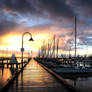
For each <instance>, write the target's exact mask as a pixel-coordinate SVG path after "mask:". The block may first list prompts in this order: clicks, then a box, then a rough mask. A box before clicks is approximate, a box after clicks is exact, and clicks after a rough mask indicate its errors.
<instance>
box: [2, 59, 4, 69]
mask: <svg viewBox="0 0 92 92" xmlns="http://www.w3.org/2000/svg"><path fill="white" fill-rule="evenodd" d="M3 61H4V60H3V59H2V68H4V62H3Z"/></svg>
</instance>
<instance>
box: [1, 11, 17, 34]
mask: <svg viewBox="0 0 92 92" xmlns="http://www.w3.org/2000/svg"><path fill="white" fill-rule="evenodd" d="M16 26H18V24H17V23H16V22H15V21H14V20H8V19H7V18H6V16H4V15H3V13H2V14H1V12H0V35H3V34H5V33H8V32H9V31H11V29H13V28H15V27H16Z"/></svg>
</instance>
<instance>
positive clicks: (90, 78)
mask: <svg viewBox="0 0 92 92" xmlns="http://www.w3.org/2000/svg"><path fill="white" fill-rule="evenodd" d="M61 76H62V77H63V78H64V79H65V80H66V81H67V83H68V84H70V85H72V86H73V87H75V88H76V89H77V90H78V91H80V92H91V91H92V74H90V75H88V74H85V75H82V76H80V75H68V76H67V75H62V74H61Z"/></svg>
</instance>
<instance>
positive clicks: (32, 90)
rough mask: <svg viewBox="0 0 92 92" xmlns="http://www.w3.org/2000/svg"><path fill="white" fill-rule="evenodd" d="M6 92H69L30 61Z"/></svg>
mask: <svg viewBox="0 0 92 92" xmlns="http://www.w3.org/2000/svg"><path fill="white" fill-rule="evenodd" d="M5 91H6V92H69V90H68V89H66V87H65V86H64V85H63V84H62V83H60V82H59V81H58V80H57V79H56V78H55V77H54V76H53V75H51V74H50V73H49V72H47V71H46V70H45V69H44V68H43V67H42V66H41V65H40V64H39V63H37V62H36V61H35V60H34V59H32V60H31V61H30V62H29V64H27V66H26V67H25V68H24V70H23V71H21V73H20V74H19V76H18V77H17V78H16V79H15V80H14V82H13V83H12V84H11V85H10V86H9V87H8V88H7V89H6V90H5Z"/></svg>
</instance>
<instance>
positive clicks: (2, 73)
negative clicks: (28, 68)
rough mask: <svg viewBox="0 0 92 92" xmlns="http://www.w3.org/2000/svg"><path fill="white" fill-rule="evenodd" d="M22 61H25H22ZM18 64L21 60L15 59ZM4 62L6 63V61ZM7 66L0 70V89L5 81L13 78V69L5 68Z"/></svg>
mask: <svg viewBox="0 0 92 92" xmlns="http://www.w3.org/2000/svg"><path fill="white" fill-rule="evenodd" d="M24 60H27V58H26V59H24ZM17 61H18V63H20V62H21V58H18V59H17ZM4 62H7V61H6V60H5V61H4ZM6 67H7V65H5V68H4V69H2V68H0V89H1V88H2V87H3V86H4V85H5V84H6V83H7V81H8V80H9V79H11V77H12V76H13V73H14V71H15V69H10V68H6Z"/></svg>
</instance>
